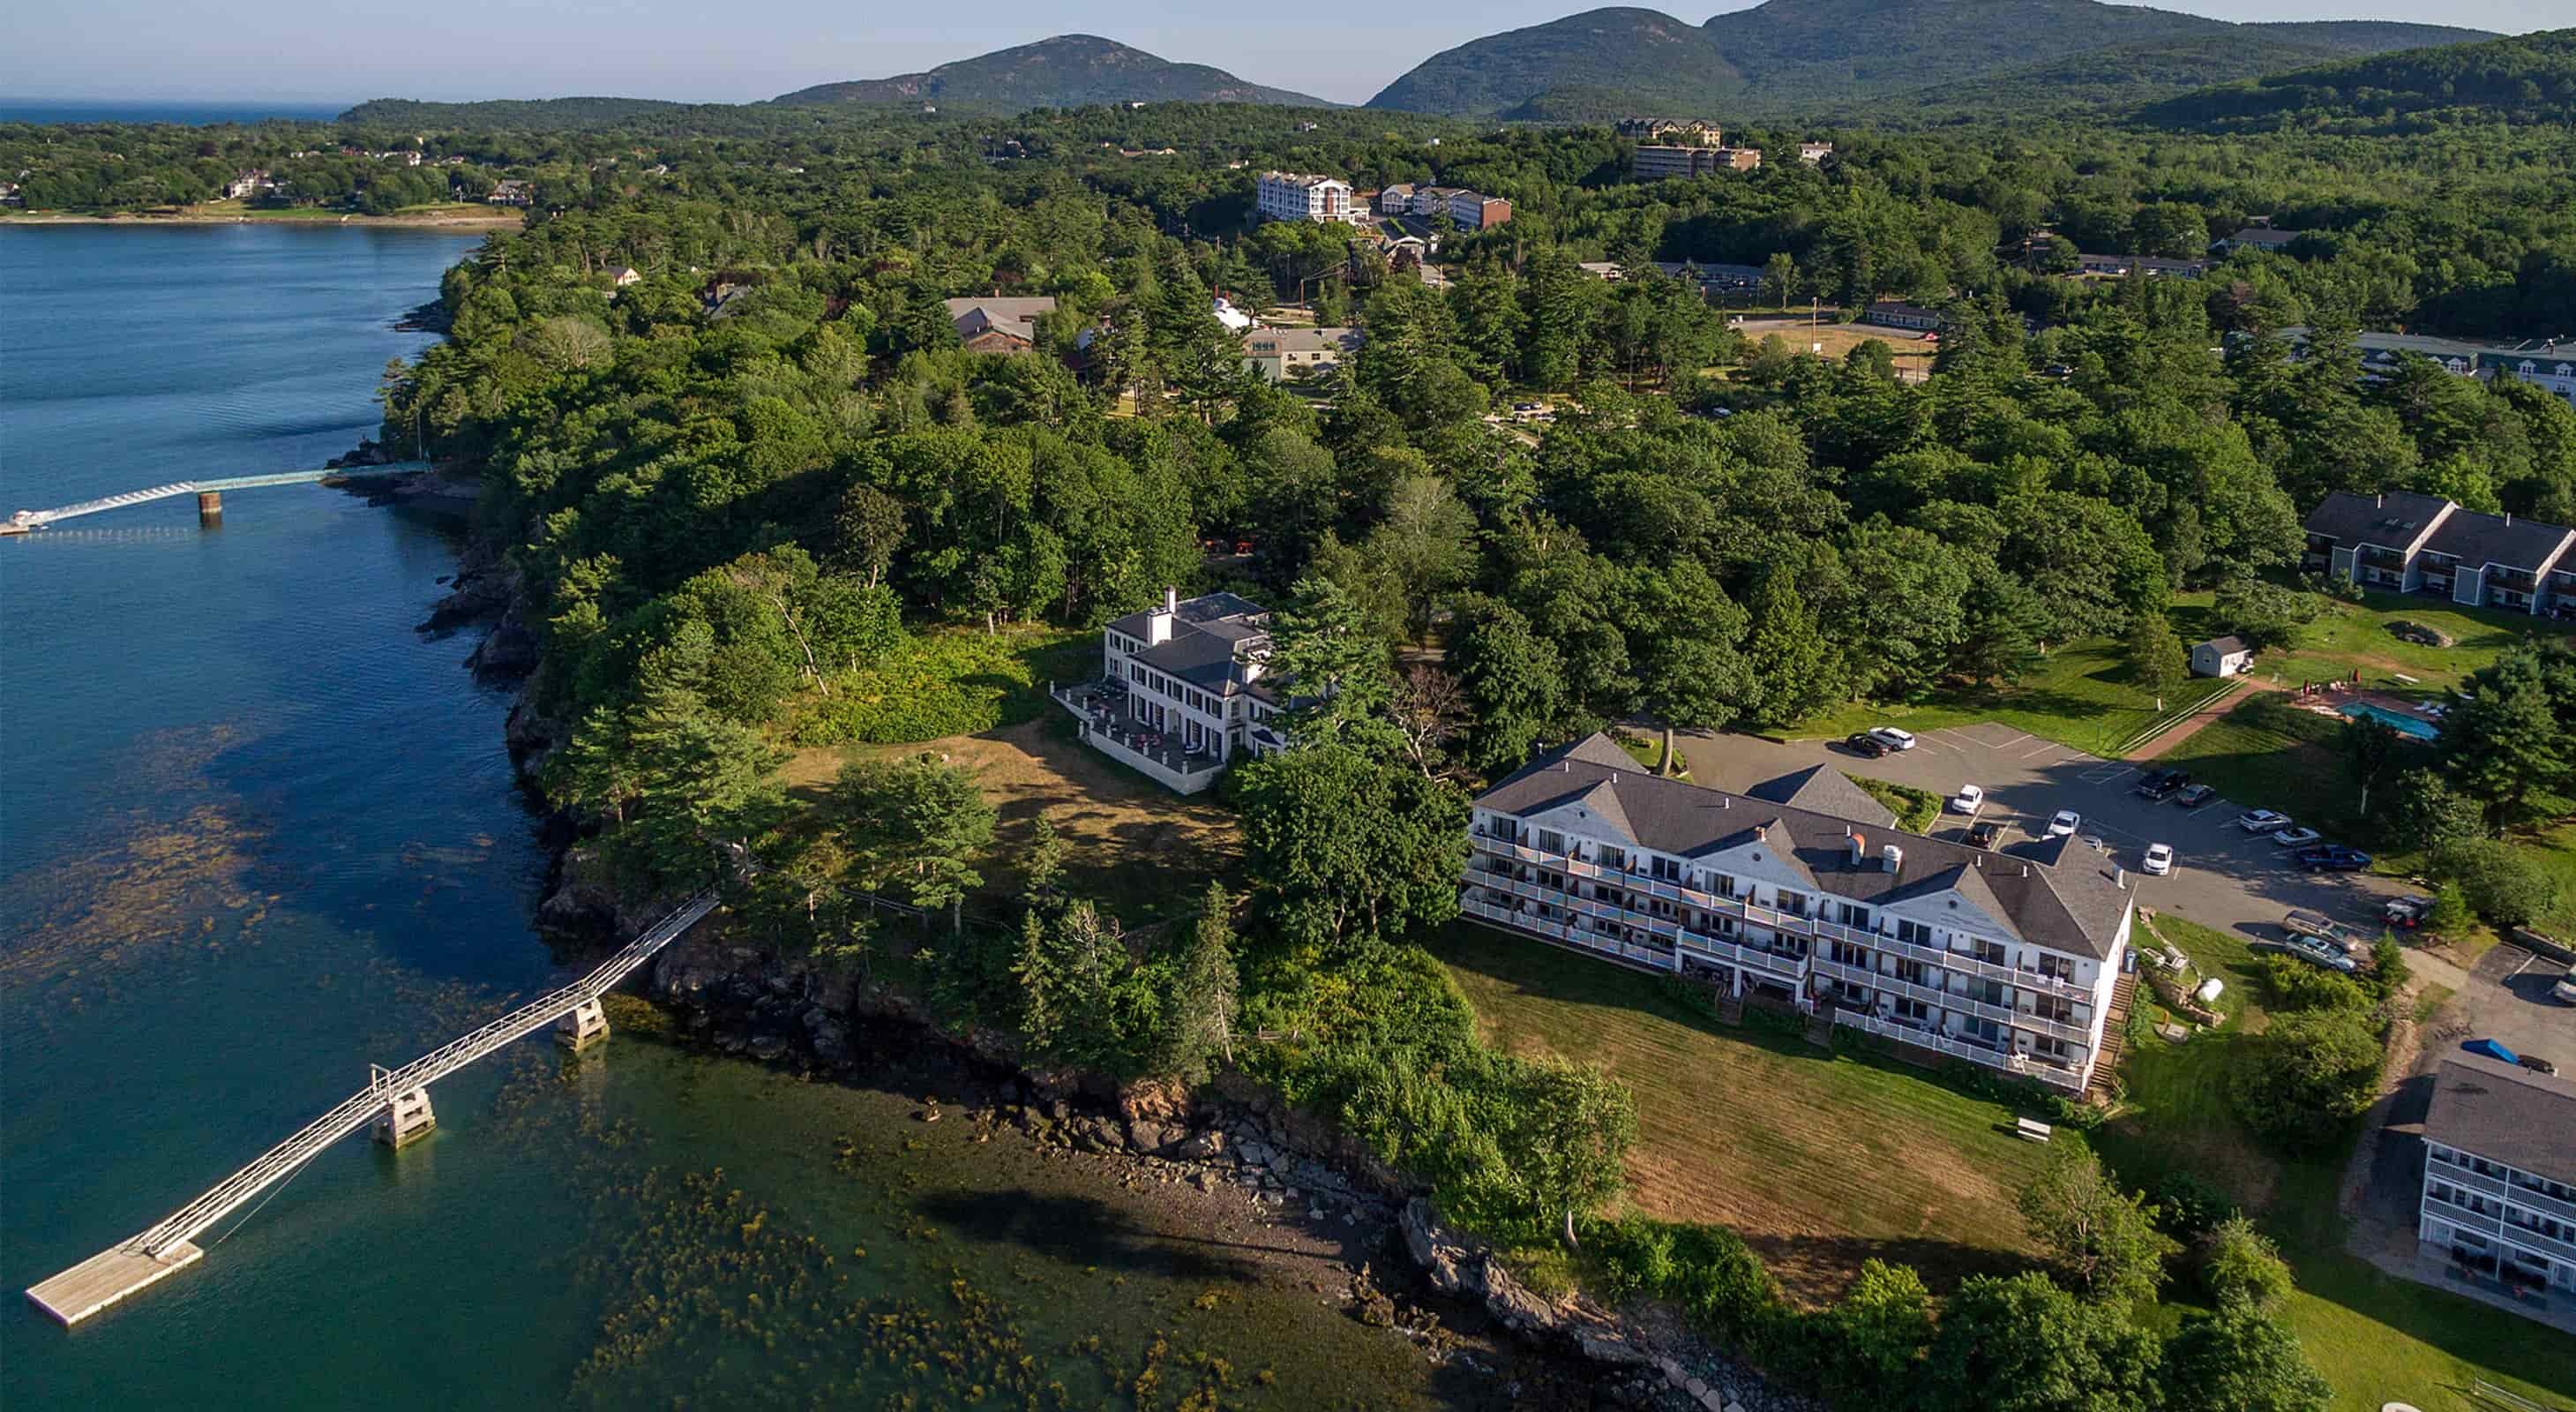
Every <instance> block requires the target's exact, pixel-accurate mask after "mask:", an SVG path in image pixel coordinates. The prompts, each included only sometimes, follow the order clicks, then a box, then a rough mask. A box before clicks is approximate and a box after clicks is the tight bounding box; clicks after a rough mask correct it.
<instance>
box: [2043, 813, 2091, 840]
mask: <svg viewBox="0 0 2576 1412" xmlns="http://www.w3.org/2000/svg"><path fill="white" fill-rule="evenodd" d="M2082 827H2084V816H2083V815H2081V814H2078V813H2076V812H2075V811H2074V810H2072V809H2060V810H2058V811H2057V812H2056V813H2054V814H2051V815H2049V816H2048V836H2049V837H2050V838H2063V837H2065V836H2066V835H2068V834H2071V833H2073V832H2075V831H2076V830H2077V829H2080V828H2082Z"/></svg>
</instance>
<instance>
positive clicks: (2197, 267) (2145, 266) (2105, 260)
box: [2075, 252, 2209, 279]
mask: <svg viewBox="0 0 2576 1412" xmlns="http://www.w3.org/2000/svg"><path fill="white" fill-rule="evenodd" d="M2075 273H2076V274H2077V275H2078V276H2086V275H2090V276H2093V277H2095V278H2098V279H2126V278H2128V277H2129V276H2130V275H2134V274H2144V275H2146V276H2147V277H2149V278H2151V279H2198V278H2200V277H2201V276H2202V275H2205V274H2207V273H2209V262H2208V261H2207V260H2174V259H2168V258H2166V257H2164V256H2161V255H2086V254H2083V253H2080V252H2079V253H2078V254H2077V255H2076V257H2075Z"/></svg>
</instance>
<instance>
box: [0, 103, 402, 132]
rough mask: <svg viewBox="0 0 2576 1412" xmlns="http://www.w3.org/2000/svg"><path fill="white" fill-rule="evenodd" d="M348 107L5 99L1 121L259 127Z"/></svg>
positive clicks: (322, 116)
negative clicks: (231, 124)
mask: <svg viewBox="0 0 2576 1412" xmlns="http://www.w3.org/2000/svg"><path fill="white" fill-rule="evenodd" d="M350 106H351V105H349V104H347V103H262V102H258V101H256V100H253V99H232V100H226V99H192V100H189V101H185V102H161V101H156V100H153V99H71V98H63V99H51V100H47V99H27V100H19V101H14V102H13V101H0V123H48V124H51V123H177V124H179V125H181V126H183V127H210V126H213V125H214V124H217V123H259V122H267V121H270V120H271V119H280V118H282V119H287V120H289V121H293V122H303V123H326V122H329V121H331V120H332V119H333V118H336V117H338V116H340V115H341V114H342V113H345V112H347V111H349V108H350Z"/></svg>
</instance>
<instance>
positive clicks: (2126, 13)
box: [1368, 0, 2494, 120]
mask: <svg viewBox="0 0 2576 1412" xmlns="http://www.w3.org/2000/svg"><path fill="white" fill-rule="evenodd" d="M2493 37H2494V36H2492V35H2490V34H2488V33H2487V32H2485V31H2482V30H2472V29H2457V28H2452V27H2450V26H2446V25H2416V24H2397V23H2390V22H2384V21H2375V20H2327V21H2311V22H2305V23H2275V24H2233V23H2230V22H2228V21H2225V20H2212V19H2205V18H2202V17H2201V16H2198V15H2185V14H2178V13H2175V12H2173V11H2168V10H2154V9H2147V8H2144V7H2142V6H2135V5H2105V4H2099V3H2096V2H2095V0H1765V3H1763V4H1761V5H1757V6H1755V7H1754V8H1752V9H1749V10H1741V11H1736V12H1734V13H1730V14H1723V15H1718V16H1715V17H1714V18H1711V19H1710V20H1708V21H1707V22H1705V23H1703V24H1698V25H1693V24H1690V23H1688V22H1686V21H1683V20H1679V19H1675V18H1674V17H1672V16H1670V15H1667V14H1664V13H1662V12H1660V11H1656V10H1642V9H1635V8H1629V7H1612V8H1607V9H1599V10H1587V11H1584V12H1583V13H1581V14H1576V15H1568V16H1566V17H1565V18H1563V19H1559V20H1552V21H1550V22H1548V23H1546V24H1542V25H1533V26H1531V27H1529V28H1527V29H1516V30H1511V31H1508V32H1505V33H1502V34H1494V35H1487V36H1486V37H1484V38H1482V39H1475V40H1470V41H1468V42H1467V43H1465V44H1462V45H1459V46H1458V47H1456V48H1454V49H1448V50H1444V51H1442V52H1441V53H1438V54H1435V55H1433V56H1431V57H1430V58H1428V59H1426V60H1424V61H1423V62H1422V63H1420V64H1418V65H1416V66H1415V67H1414V68H1413V69H1412V70H1411V71H1410V72H1408V73H1406V74H1405V75H1404V76H1403V77H1401V78H1398V79H1397V80H1396V81H1395V82H1393V83H1391V84H1388V85H1387V86H1386V88H1385V89H1384V90H1382V91H1381V92H1379V94H1378V95H1377V96H1376V97H1374V98H1372V99H1370V100H1369V103H1368V106H1370V107H1373V108H1398V109H1405V110H1409V111H1414V112H1426V113H1462V114H1475V115H1487V116H1498V117H1504V118H1515V119H1536V120H1570V119H1583V118H1598V117H1604V116H1609V115H1612V114H1614V113H1618V112H1634V111H1639V110H1641V109H1643V110H1653V109H1656V108H1677V109H1693V108H1702V109H1704V108H1707V107H1709V106H1711V105H1715V104H1725V105H1727V106H1728V107H1729V108H1731V109H1734V110H1736V111H1745V110H1753V111H1761V112H1784V111H1789V110H1793V109H1795V110H1801V111H1816V110H1819V109H1826V108H1835V107H1847V106H1850V105H1853V104H1856V103H1861V102H1865V101H1868V100H1873V99H1880V98H1890V97H1894V96H1896V95H1899V94H1907V95H1923V96H1924V97H1925V98H1926V99H1928V100H1931V101H1934V102H1937V103H1943V104H1951V105H1960V106H1969V105H1974V106H1989V105H1991V104H1992V103H1993V102H1994V100H1996V99H1997V98H2005V99H2009V100H2012V102H2013V104H2014V105H2016V106H2018V105H2021V104H2025V103H2028V102H2030V101H2032V100H2034V99H2036V100H2040V101H2045V100H2046V99H2047V98H2049V97H2051V96H2053V95H2055V94H2057V93H2059V92H2061V91H2069V92H2081V93H2082V94H2083V95H2084V97H2085V98H2086V99H2088V100H2090V101H2124V100H2125V101H2136V100H2139V99H2143V98H2148V97H2154V96H2160V95H2163V94H2169V93H2173V92H2177V91H2180V90H2183V89H2187V88H2193V87H2198V86H2201V85H2204V84H2211V83H2222V82H2227V81H2230V80H2235V79H2243V78H2251V77H2254V76H2257V75H2260V74H2266V73H2271V72H2275V71H2278V70H2282V69H2291V68H2298V67H2303V66H2306V65H2311V64H2315V63H2318V62H2321V61H2325V60H2332V59H2338V58H2345V57H2350V56H2355V55H2367V54H2376V53H2381V52H2384V51H2387V50H2392V49H2407V48H2415V47H2419V46H2425V45H2438V44H2457V43H2461V42H2463V41H2470V40H2480V39H2489V38H2493Z"/></svg>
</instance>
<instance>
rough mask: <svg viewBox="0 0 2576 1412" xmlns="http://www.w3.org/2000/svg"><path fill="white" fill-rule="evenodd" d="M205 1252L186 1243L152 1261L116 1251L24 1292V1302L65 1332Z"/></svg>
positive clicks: (138, 1252)
mask: <svg viewBox="0 0 2576 1412" xmlns="http://www.w3.org/2000/svg"><path fill="white" fill-rule="evenodd" d="M205 1253H206V1252H204V1251H203V1250H200V1249H198V1248H197V1244H196V1242H195V1241H187V1240H183V1241H180V1242H179V1243H177V1244H176V1245H173V1246H171V1247H170V1248H169V1249H167V1250H164V1251H163V1252H161V1254H160V1255H159V1256H158V1257H157V1258H156V1257H154V1256H150V1255H146V1254H144V1253H143V1252H142V1251H141V1250H140V1249H128V1248H126V1247H124V1246H118V1247H117V1248H116V1249H114V1250H109V1251H104V1252H101V1253H100V1254H97V1255H93V1256H91V1257H90V1258H88V1259H87V1260H83V1261H82V1262H80V1263H79V1264H77V1265H74V1266H73V1267H71V1268H70V1269H68V1270H65V1271H63V1272H62V1273H61V1274H59V1275H56V1276H54V1277H53V1278H52V1279H50V1280H47V1281H45V1282H44V1283H43V1284H40V1285H38V1286H36V1287H35V1288H34V1289H31V1290H29V1291H27V1298H28V1299H30V1300H32V1301H34V1303H35V1306H36V1307H37V1308H39V1309H42V1310H44V1311H45V1312H46V1313H48V1314H51V1315H52V1316H54V1319H55V1321H56V1322H58V1323H60V1324H61V1325H62V1326H63V1327H64V1328H70V1327H71V1326H72V1325H74V1324H77V1323H79V1322H80V1321H81V1320H83V1319H86V1318H88V1317H89V1316H90V1315H92V1314H95V1313H97V1312H99V1311H100V1310H102V1309H105V1308H106V1307H107V1306H109V1305H111V1304H114V1303H115V1302H116V1301H118V1300H120V1299H123V1298H124V1297H126V1296H127V1295H129V1294H132V1293H134V1292H135V1291H137V1290H141V1289H147V1288H149V1287H151V1286H153V1285H156V1284H159V1283H160V1282H161V1281H163V1280H166V1279H168V1278H169V1277H171V1276H172V1275H175V1274H177V1273H179V1272H180V1271H181V1270H184V1269H186V1268H188V1267H189V1266H191V1265H194V1264H196V1263H197V1261H198V1260H200V1259H201V1258H203V1257H204V1256H205Z"/></svg>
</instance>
